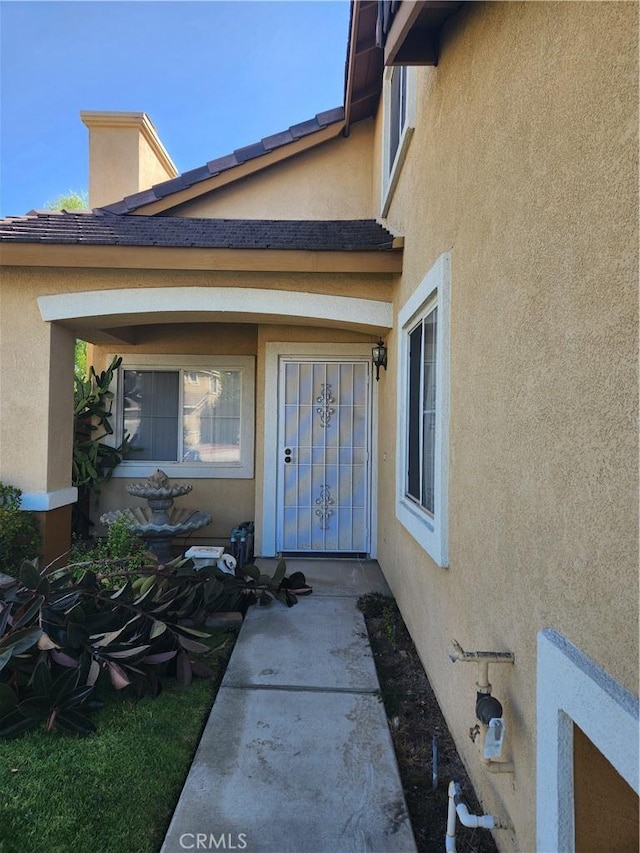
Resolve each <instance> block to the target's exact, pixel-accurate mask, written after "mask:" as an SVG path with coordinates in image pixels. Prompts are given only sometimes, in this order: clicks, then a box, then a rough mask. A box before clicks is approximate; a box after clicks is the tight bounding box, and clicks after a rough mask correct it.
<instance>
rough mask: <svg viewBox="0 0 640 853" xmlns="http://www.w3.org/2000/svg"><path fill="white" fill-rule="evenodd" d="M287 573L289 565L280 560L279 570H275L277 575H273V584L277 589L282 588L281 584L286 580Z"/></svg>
mask: <svg viewBox="0 0 640 853" xmlns="http://www.w3.org/2000/svg"><path fill="white" fill-rule="evenodd" d="M286 572H287V564H286V563H285V561H284V560H280V562H279V563H278V565H277V568H276V570H275V573H274V575H273V578H272V579H271V583H272V584H273V585H274V586H275V587H276V589H277V588H278V587H279V586H280V584H281V583H282V581H283V580H284V576H285V574H286Z"/></svg>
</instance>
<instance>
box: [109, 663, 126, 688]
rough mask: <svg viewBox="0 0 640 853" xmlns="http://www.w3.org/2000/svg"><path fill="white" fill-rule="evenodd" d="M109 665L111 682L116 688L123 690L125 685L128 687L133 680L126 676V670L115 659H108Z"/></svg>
mask: <svg viewBox="0 0 640 853" xmlns="http://www.w3.org/2000/svg"><path fill="white" fill-rule="evenodd" d="M107 667H108V669H109V676H110V677H111V683H112V684H113V686H114V687H115V688H116V690H122V689H123V688H124V687H128V686H129V685H130V684H131V682H130V681H129V679H128V678H127V676H126V673H125V671H124V670H123V669H122V667H121V666H118V664H117V663H114V662H113V661H107Z"/></svg>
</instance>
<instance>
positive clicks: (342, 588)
mask: <svg viewBox="0 0 640 853" xmlns="http://www.w3.org/2000/svg"><path fill="white" fill-rule="evenodd" d="M256 562H257V563H258V565H261V566H263V567H264V568H265V570H266V571H269V572H270V573H272V571H273V569H275V561H269V560H258V561H256ZM298 570H299V571H303V572H304V573H305V575H306V577H307V582H308V583H309V584H310V585H311V586H312V587H313V590H314V591H313V594H312V595H310V596H308V597H304V598H300V599H299V600H298V604H297V605H295V607H292V608H286V607H284V606H283V605H281V604H279V603H274V604H273V605H272V606H271V607H268V608H261V607H257V606H256V607H252V608H251V609H250V610H249V612H248V614H247V617H246V619H245V621H244V623H243V625H242V628H241V630H240V633H239V636H238V640H237V642H236V646H235V648H234V650H233V654H232V656H231V660H230V662H229V666H228V668H227V671H226V674H225V677H224V679H223V682H222V685H221V687H220V690H219V692H218V695H217V697H216V701H215V704H214V706H213V709H212V711H211V715H210V717H209V720H208V722H207V725H206V727H205V730H204V733H203V735H202V739H201V741H200V745H199V747H198V750H197V753H196V756H195V758H194V762H193V764H192V766H191V770H190V772H189V776H188V778H187V781H186V783H185V786H184V789H183V791H182V795H181V797H180V800H179V802H178V805H177V807H176V811H175V813H174V815H173V819H172V821H171V825H170V826H169V831H168V832H167V836H166V838H165V841H164V845H163V847H162V851H161V853H182V851H184V850H246V851H247V853H352V851H354V853H355V851H358V852H359V853H365V852H366V853H400V851H402V853H404V852H405V851H406V853H410V852H411V853H415V850H416V847H415V842H414V838H413V833H412V830H411V826H410V823H409V819H408V816H407V810H406V805H405V801H404V795H403V792H402V786H401V783H400V778H399V775H398V769H397V765H396V759H395V753H394V751H393V745H392V742H391V737H390V734H389V729H388V726H387V720H386V717H385V711H384V706H383V705H382V702H381V701H380V699H379V694H378V690H379V685H378V679H377V676H376V671H375V666H374V662H373V657H372V654H371V649H370V646H369V641H368V639H367V633H366V627H365V623H364V619H363V616H362V614H361V613H360V611H359V610H358V609H357V608H356V601H357V599H358V597H359V596H360V595H362V594H363V593H367V592H374V591H378V592H385V593H388V592H389V590H388V587H387V586H386V583H385V581H384V579H383V577H382V573H381V572H380V568H379V567H378V564H377V563H376V562H374V561H358V560H297V559H296V560H287V572H288V574H291V573H292V572H294V571H298Z"/></svg>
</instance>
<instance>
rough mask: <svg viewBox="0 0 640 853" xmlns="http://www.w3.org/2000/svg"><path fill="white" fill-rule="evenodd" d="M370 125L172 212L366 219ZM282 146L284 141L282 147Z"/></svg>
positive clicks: (370, 201)
mask: <svg viewBox="0 0 640 853" xmlns="http://www.w3.org/2000/svg"><path fill="white" fill-rule="evenodd" d="M373 132H374V125H373V121H372V120H366V121H363V122H359V123H358V124H357V125H354V126H353V128H352V130H351V134H350V136H349V138H348V139H345V138H344V137H343V136H338V137H337V138H336V139H333V140H330V141H329V142H325V143H323V144H322V145H321V146H319V147H317V148H312V149H311V150H309V151H307V152H305V153H303V154H299V155H297V156H296V157H294V158H292V159H287V160H285V161H283V162H282V163H280V164H277V165H274V166H271V167H270V168H268V169H266V170H265V171H261V172H258V173H257V174H255V175H252V176H251V177H249V178H246V179H244V180H242V181H239V182H237V183H234V184H231V185H229V186H227V187H222V188H221V189H218V190H216V191H215V192H213V193H210V194H209V195H206V196H203V197H202V198H200V199H196V200H194V201H191V202H188V203H185V204H183V205H181V206H179V207H175V208H172V209H171V211H170V215H171V216H205V217H217V216H220V217H225V218H227V219H370V218H371V217H373V216H375V210H374V202H373V199H372V183H371V173H372V168H373V160H372V154H373V151H372V144H371V143H372V137H373ZM283 152H286V146H285V148H283Z"/></svg>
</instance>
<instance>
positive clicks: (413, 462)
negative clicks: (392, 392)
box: [396, 253, 450, 566]
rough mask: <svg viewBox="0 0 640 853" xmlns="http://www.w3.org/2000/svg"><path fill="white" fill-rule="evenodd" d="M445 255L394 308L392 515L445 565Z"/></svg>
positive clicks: (447, 270)
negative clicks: (396, 398) (395, 372)
mask: <svg viewBox="0 0 640 853" xmlns="http://www.w3.org/2000/svg"><path fill="white" fill-rule="evenodd" d="M449 282H450V256H449V254H448V253H446V254H444V255H441V256H440V258H439V259H438V261H437V262H436V264H435V265H434V266H433V268H432V269H431V270H430V272H429V273H428V274H427V276H426V277H425V278H424V280H423V281H422V282H421V284H420V285H419V286H418V288H417V289H416V291H415V292H414V293H413V294H412V296H411V297H410V298H409V299H408V300H407V302H406V303H405V305H404V306H403V308H402V310H401V311H400V314H399V327H400V333H399V341H398V365H399V374H400V376H399V384H398V387H399V395H400V399H399V402H400V405H399V407H398V436H397V460H396V462H397V466H396V470H397V472H398V473H397V484H396V515H397V517H398V520H399V521H400V522H401V523H402V524H403V525H404V527H405V528H406V529H407V530H408V531H409V532H410V533H411V535H412V536H413V537H414V538H415V539H416V540H417V541H418V542H419V543H420V544H421V545H422V547H423V548H424V549H425V551H427V553H428V554H430V556H431V557H432V559H433V560H434V561H435V562H436V563H437V564H438V565H440V566H446V565H448V457H449Z"/></svg>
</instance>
